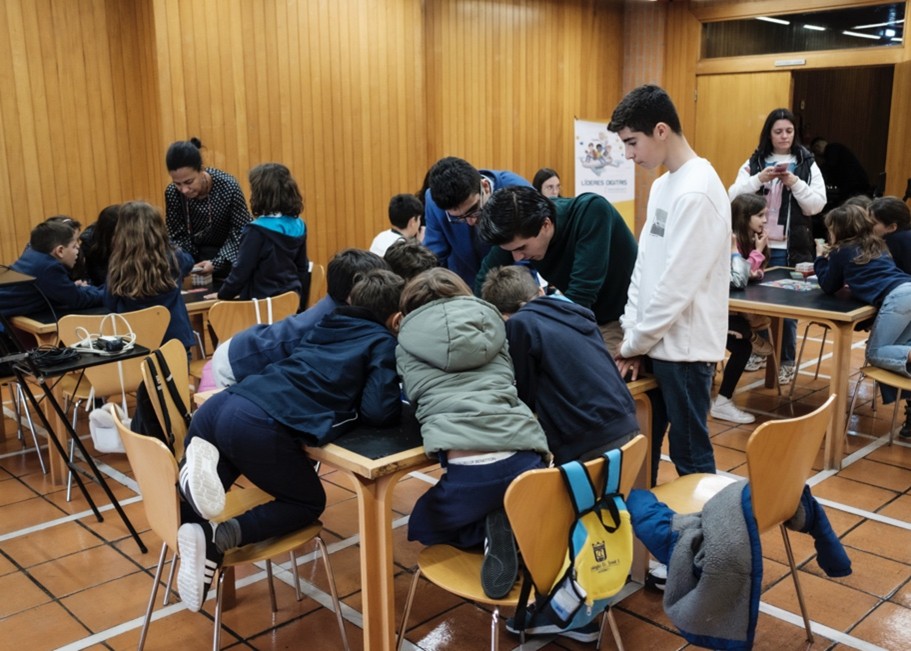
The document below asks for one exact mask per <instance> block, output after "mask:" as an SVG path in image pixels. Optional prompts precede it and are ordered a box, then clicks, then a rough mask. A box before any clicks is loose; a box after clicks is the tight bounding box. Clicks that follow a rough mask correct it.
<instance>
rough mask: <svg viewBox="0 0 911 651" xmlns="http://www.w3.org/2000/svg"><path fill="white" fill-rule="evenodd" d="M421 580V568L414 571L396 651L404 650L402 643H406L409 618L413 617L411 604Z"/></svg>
mask: <svg viewBox="0 0 911 651" xmlns="http://www.w3.org/2000/svg"><path fill="white" fill-rule="evenodd" d="M420 578H421V568H420V567H416V568H415V569H414V578H413V579H412V580H411V588H410V589H409V590H408V598H407V599H406V600H405V612H403V613H402V625H401V626H399V639H398V640H396V642H395V648H396V651H400V650H401V648H402V642H404V641H405V628H406V626H407V625H408V616H409V615H411V602H412V601H414V593H415V591H416V590H417V587H418V579H420Z"/></svg>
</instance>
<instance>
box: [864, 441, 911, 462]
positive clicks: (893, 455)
mask: <svg viewBox="0 0 911 651" xmlns="http://www.w3.org/2000/svg"><path fill="white" fill-rule="evenodd" d="M867 459H870V460H871V461H880V462H882V463H888V464H892V465H894V466H901V467H902V468H911V445H908V444H906V443H904V442H898V441H896V442H895V443H893V444H892V445H884V446H882V447H881V448H877V449H876V450H874V451H873V452H871V453H870V454H868V455H867Z"/></svg>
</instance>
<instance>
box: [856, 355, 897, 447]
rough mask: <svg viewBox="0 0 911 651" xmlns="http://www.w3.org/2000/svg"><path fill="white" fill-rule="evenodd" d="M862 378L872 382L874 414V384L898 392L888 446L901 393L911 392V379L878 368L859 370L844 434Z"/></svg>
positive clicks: (874, 409) (870, 367)
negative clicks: (892, 388)
mask: <svg viewBox="0 0 911 651" xmlns="http://www.w3.org/2000/svg"><path fill="white" fill-rule="evenodd" d="M864 378H870V379H872V380H873V392H874V393H873V413H876V383H877V382H878V383H880V384H885V385H886V386H887V387H894V388H895V389H896V390H897V391H898V396H896V398H895V407H894V408H893V409H892V425H891V426H890V427H889V445H892V441H893V439H894V438H895V423H896V422H897V421H898V412H899V406H900V405H901V402H902V398H901V394H902V393H903V392H911V378H907V377H905V376H904V375H899V374H898V373H893V372H892V371H887V370H886V369H884V368H879V367H878V366H870V365H867V366H864V367H862V368H861V369H860V377H859V378H857V382H856V383H855V384H854V393H853V395H852V396H851V408H850V409H849V410H848V420H847V421H846V422H845V432H847V431H848V425H850V423H851V417H852V416H854V406H855V404H856V403H857V392H858V391H859V390H860V383H861V382H863V380H864Z"/></svg>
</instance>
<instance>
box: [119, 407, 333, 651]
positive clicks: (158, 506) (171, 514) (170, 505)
mask: <svg viewBox="0 0 911 651" xmlns="http://www.w3.org/2000/svg"><path fill="white" fill-rule="evenodd" d="M114 420H115V423H116V424H117V429H118V431H119V432H120V436H121V438H122V439H123V445H124V447H125V448H126V452H127V458H128V459H129V461H130V466H131V467H132V469H133V473H134V475H135V476H136V481H137V483H138V484H139V490H140V492H141V493H142V500H143V504H144V506H145V512H146V517H147V519H148V521H149V526H150V527H151V529H152V531H154V532H155V534H156V535H157V536H159V537H160V538H161V539H162V541H163V542H162V546H161V555H160V556H159V559H158V566H157V567H156V569H155V578H154V580H153V583H152V592H151V594H150V595H149V604H148V608H147V609H146V613H145V618H144V620H143V625H142V632H141V633H140V636H139V647H138V648H139V650H140V651H142V648H143V647H144V646H145V640H146V635H147V633H148V628H149V623H150V622H151V619H152V610H153V608H154V605H155V596H156V594H157V593H158V584H159V582H160V580H161V575H162V570H163V569H164V565H165V562H166V561H167V550H168V548H170V549H172V550H173V551H174V557H172V568H173V561H174V559H175V558H176V554H177V530H178V528H179V527H180V505H179V503H180V497H179V495H178V493H177V475H178V470H177V461H176V460H175V458H174V456H173V455H172V454H171V451H170V450H168V448H167V447H166V446H165V445H164V443H162V442H161V441H159V440H158V439H156V438H152V437H149V436H143V435H141V434H136V433H135V432H132V431H130V430H129V429H127V428H126V427H125V426H124V425H123V423H122V422H120V420H119V419H117V418H116V417H115V419H114ZM248 492H249V491H246V490H241V491H237V490H230V491H228V493H227V502H226V506H225V512H224V514H223V515H222V517H223V518H224V519H227V518H230V517H234V516H235V515H238V514H239V513H242V512H243V511H245V510H247V508H249V506H250V505H249V500H248V499H246V497H247V496H244V495H241V497H240V500H239V501H238V500H235V499H233V498H234V497H235V496H236V495H237V494H238V493H248ZM321 529H322V523H321V522H320V521H319V520H317V521H316V522H314V523H313V524H311V525H309V526H307V527H304V528H303V529H299V530H298V531H294V532H292V533H289V534H286V535H284V536H278V537H275V538H270V539H268V540H264V541H262V542H258V543H253V544H250V545H245V546H243V547H239V548H237V549H233V550H230V551H228V553H227V554H225V559H224V564H223V566H222V570H221V571H219V576H218V583H217V588H216V601H215V627H214V628H215V630H214V633H213V638H212V645H213V649H215V650H216V651H217V649H218V648H219V643H220V638H221V615H222V596H223V584H224V578H225V572H224V569H226V568H230V567H234V566H236V565H241V564H244V563H259V562H263V561H265V563H266V575H267V577H268V580H269V596H270V599H271V602H272V603H271V605H272V612H273V613H275V612H277V611H278V608H277V606H276V603H275V587H274V585H273V582H272V562H271V560H270V559H271V558H273V557H275V556H278V555H280V554H286V553H289V554H290V555H291V569H292V572H293V574H294V589H295V592H296V594H297V599H298V601H300V600H301V599H302V594H301V590H300V578H299V576H298V569H297V558H296V556H295V554H294V550H296V549H298V548H299V547H301V546H303V545H305V544H307V543H309V542H310V541H315V542H316V545H317V547H318V548H319V550H320V554H321V556H322V558H323V564H324V566H325V569H326V574H327V576H328V579H329V590H330V592H331V595H332V605H333V608H334V609H335V615H336V620H337V622H338V626H339V632H340V634H341V637H342V643H343V645H344V648H345V649H348V637H347V634H346V632H345V623H344V620H343V619H342V611H341V607H340V604H339V600H338V593H337V591H336V588H335V576H334V574H333V573H332V568H331V566H330V564H329V554H328V552H327V550H326V545H325V543H323V540H322V539H321V538H320V535H319V534H320V531H321ZM171 574H172V575H173V571H172V573H171ZM168 589H169V590H170V582H169V583H168Z"/></svg>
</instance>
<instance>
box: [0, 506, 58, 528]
mask: <svg viewBox="0 0 911 651" xmlns="http://www.w3.org/2000/svg"><path fill="white" fill-rule="evenodd" d="M65 515H66V513H64V512H63V511H61V510H60V509H59V508H57V507H56V506H54V505H53V504H51V503H50V502H48V501H46V500H45V499H44V498H41V497H33V498H31V499H28V500H21V501H18V502H13V503H12V504H7V505H6V506H0V534H6V533H10V532H13V531H16V530H18V529H24V528H26V527H30V526H32V525H34V524H37V523H39V522H47V521H48V520H56V519H57V518H62V517H64V516H65Z"/></svg>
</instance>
